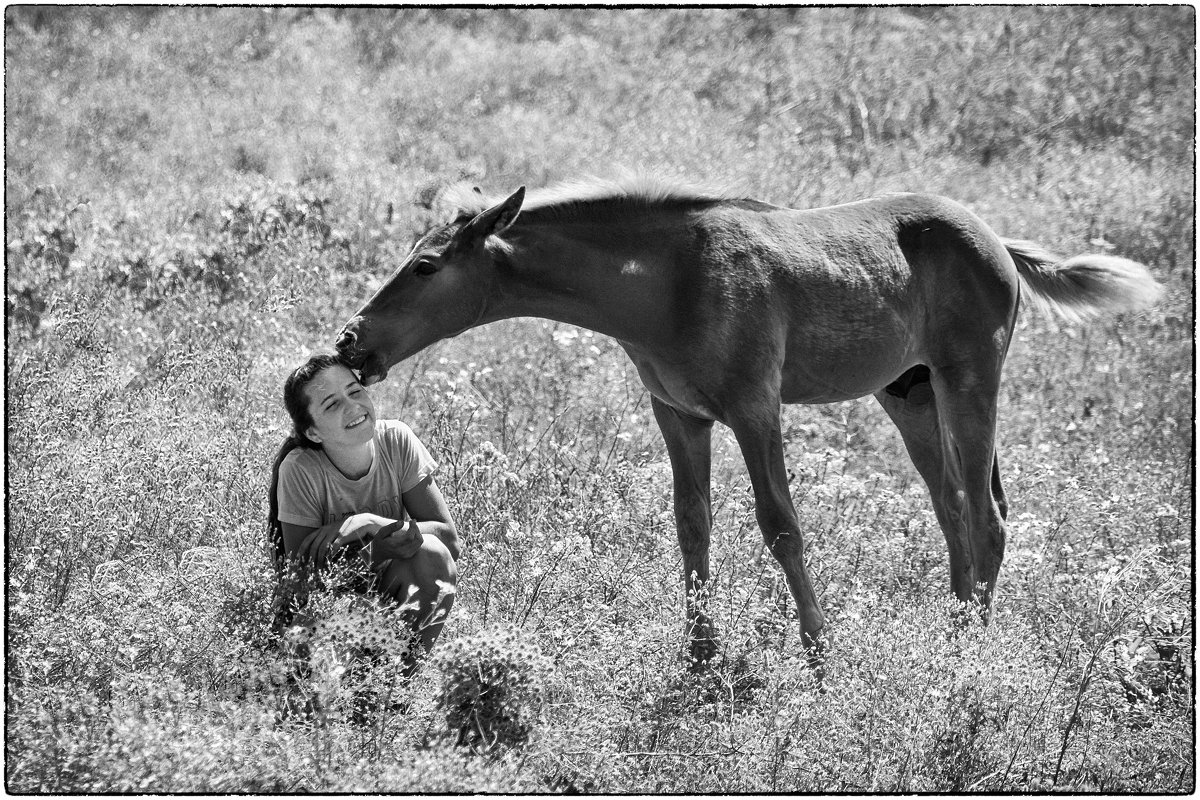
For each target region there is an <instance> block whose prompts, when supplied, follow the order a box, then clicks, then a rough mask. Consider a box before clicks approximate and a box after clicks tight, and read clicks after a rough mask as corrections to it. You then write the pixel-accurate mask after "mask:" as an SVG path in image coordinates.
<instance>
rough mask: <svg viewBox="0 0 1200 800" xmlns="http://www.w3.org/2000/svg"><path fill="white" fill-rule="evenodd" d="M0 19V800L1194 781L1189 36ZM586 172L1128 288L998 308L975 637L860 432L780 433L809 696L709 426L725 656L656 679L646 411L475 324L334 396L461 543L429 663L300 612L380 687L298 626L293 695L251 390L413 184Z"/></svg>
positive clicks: (508, 17)
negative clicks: (984, 607) (940, 225)
mask: <svg viewBox="0 0 1200 800" xmlns="http://www.w3.org/2000/svg"><path fill="white" fill-rule="evenodd" d="M5 25H6V45H5V46H6V50H5V67H6V76H7V88H6V94H5V108H6V167H7V169H6V187H5V188H6V215H5V225H6V253H7V267H8V270H7V289H6V298H5V300H6V333H7V337H8V338H7V342H8V346H7V352H6V368H7V373H6V390H7V419H6V437H7V438H6V443H7V454H8V462H7V480H8V496H7V508H6V510H7V518H8V524H7V526H6V532H7V536H6V543H7V546H6V565H7V586H6V589H7V606H6V608H7V619H6V622H7V625H6V636H7V639H6V645H7V653H8V670H7V684H6V700H7V704H6V713H7V732H8V738H7V741H6V751H5V753H6V776H5V777H6V786H7V788H8V789H9V790H10V791H16V792H32V791H53V792H145V791H151V792H188V791H194V792H209V793H225V792H292V791H312V792H349V791H366V792H387V791H397V792H455V793H464V792H522V793H523V792H537V791H554V792H561V791H590V792H652V791H662V792H767V791H788V792H793V791H813V792H817V791H855V792H859V791H891V792H923V791H929V792H933V791H940V792H951V791H953V792H971V791H1046V790H1054V791H1106V792H1122V791H1127V792H1145V793H1150V792H1174V793H1182V792H1189V791H1191V790H1192V788H1193V787H1194V761H1193V757H1192V741H1193V737H1194V710H1193V675H1192V663H1193V615H1192V604H1193V597H1192V587H1191V572H1192V564H1193V558H1194V556H1193V544H1192V537H1191V530H1192V522H1193V519H1192V515H1193V509H1194V496H1193V482H1194V475H1193V462H1194V442H1193V440H1192V431H1191V428H1192V423H1193V422H1194V420H1193V417H1192V398H1193V396H1194V352H1193V339H1192V331H1193V323H1194V316H1193V285H1194V273H1193V259H1194V253H1193V242H1194V229H1193V219H1194V206H1193V193H1194V179H1193V172H1192V160H1191V159H1192V149H1191V148H1192V137H1193V133H1194V131H1193V126H1194V120H1193V115H1192V108H1193V106H1194V86H1195V64H1194V45H1195V39H1194V13H1193V11H1192V10H1191V9H1189V8H1183V7H1101V8H1095V7H1093V8H1066V7H1064V8H855V9H850V8H845V9H838V8H828V9H818V8H799V9H774V8H763V9H688V10H675V9H641V10H632V11H631V10H622V11H613V10H605V9H569V10H561V9H556V10H529V9H500V10H487V11H480V10H469V9H453V8H443V9H399V10H390V9H356V10H340V9H338V10H330V9H207V8H165V9H124V8H90V9H89V8H66V7H63V8H49V7H46V8H10V9H8V11H7V15H6V19H5ZM616 167H631V168H640V169H646V170H650V171H653V172H657V173H659V174H664V175H667V176H675V177H681V178H686V179H688V180H691V181H701V182H710V183H716V184H723V185H734V186H736V187H738V188H740V189H741V190H742V191H744V192H745V193H747V194H749V195H752V196H755V197H760V198H762V199H765V200H771V201H774V202H779V203H787V204H791V205H796V206H805V205H819V204H826V203H834V202H840V201H844V200H851V199H856V198H858V197H861V196H863V195H865V194H869V193H875V192H882V191H893V190H919V191H932V192H940V193H944V194H948V195H950V196H953V197H955V198H956V199H958V200H960V201H962V202H965V203H966V204H967V205H969V206H970V207H971V208H973V209H974V210H975V211H977V212H978V213H979V214H980V215H981V216H982V217H983V218H984V219H985V220H987V221H988V222H989V223H990V224H992V225H993V226H994V227H995V228H996V229H997V230H998V231H1000V232H1001V233H1003V234H1004V235H1008V236H1014V237H1017V236H1019V237H1028V238H1032V239H1036V240H1039V241H1042V242H1044V243H1046V244H1047V245H1050V246H1051V247H1054V248H1057V249H1059V250H1061V251H1062V252H1063V253H1064V254H1073V253H1076V252H1084V251H1089V250H1095V249H1098V248H1099V249H1111V250H1112V251H1113V252H1116V253H1118V254H1120V255H1124V256H1127V257H1131V258H1136V259H1139V260H1142V261H1144V262H1145V263H1147V264H1148V265H1149V267H1150V268H1151V270H1152V271H1153V272H1154V273H1155V275H1156V277H1157V278H1158V279H1159V280H1160V281H1162V282H1163V283H1164V284H1165V286H1166V287H1167V294H1166V297H1165V299H1164V301H1163V302H1162V303H1161V304H1160V305H1159V306H1158V307H1156V308H1155V309H1153V310H1151V311H1148V312H1146V313H1144V314H1139V315H1128V316H1122V317H1118V318H1114V319H1112V320H1108V321H1105V322H1103V323H1100V324H1097V325H1094V326H1092V327H1090V328H1087V329H1081V328H1074V327H1069V326H1064V325H1061V324H1059V323H1057V322H1055V321H1052V320H1047V319H1043V318H1040V317H1038V316H1036V315H1034V314H1032V313H1028V314H1025V315H1023V317H1022V319H1021V323H1020V326H1019V328H1018V331H1017V335H1016V339H1015V342H1014V345H1013V351H1012V354H1011V357H1010V360H1009V363H1008V366H1007V368H1006V380H1005V385H1004V390H1003V394H1002V408H1001V421H1000V440H999V444H1000V448H1001V450H1000V452H1001V459H1002V461H1001V463H1002V468H1003V471H1004V475H1005V478H1006V485H1007V488H1008V492H1009V495H1010V499H1011V504H1012V517H1011V519H1010V522H1011V523H1012V524H1011V528H1012V531H1011V541H1010V544H1009V548H1008V555H1007V558H1006V561H1005V567H1004V570H1003V572H1002V577H1001V581H1002V583H1001V588H1000V592H999V599H998V605H997V619H996V621H995V623H994V624H993V625H992V626H990V627H989V628H987V629H984V628H981V627H978V626H977V625H975V624H974V623H972V622H970V621H967V622H966V623H963V622H961V621H959V620H957V617H958V613H957V612H958V609H957V608H956V607H955V606H954V604H953V603H951V602H950V601H949V600H948V599H947V594H948V585H949V580H948V575H947V568H946V557H945V546H944V544H943V543H942V536H941V533H940V531H939V529H938V527H937V523H936V520H935V519H934V516H933V512H932V509H931V506H930V504H929V500H928V497H927V495H926V491H925V488H924V486H923V484H922V483H921V482H920V480H919V478H918V477H917V475H916V472H915V470H914V469H913V468H912V466H911V464H910V463H909V461H908V458H907V456H906V455H905V453H904V451H903V446H902V444H901V442H900V440H899V437H898V436H897V435H896V433H895V431H894V429H893V428H892V427H891V426H890V424H889V423H888V422H887V421H886V417H885V416H884V415H883V414H882V413H880V411H879V409H878V408H877V407H876V406H875V405H874V404H873V403H872V402H870V401H868V400H861V401H855V402H850V403H843V404H838V405H834V406H819V407H792V408H788V409H787V410H786V411H785V415H784V429H785V445H786V449H787V458H788V464H789V468H790V469H791V470H792V474H793V481H792V485H791V488H792V494H793V498H794V500H795V501H796V504H797V508H798V511H799V514H800V516H801V520H802V521H803V523H804V526H805V530H806V532H807V534H806V536H807V539H806V541H807V543H808V559H809V562H810V565H811V568H812V571H813V573H814V575H815V577H816V581H817V588H818V592H819V594H820V595H821V597H822V602H823V604H824V606H825V608H826V609H827V612H828V618H829V622H830V632H831V635H832V638H833V641H832V647H831V651H830V652H831V655H830V663H829V665H828V676H827V679H826V681H825V683H824V685H823V686H822V687H818V686H816V685H815V684H814V681H813V678H812V675H811V673H810V672H809V670H808V669H807V667H806V665H805V663H804V659H803V657H802V653H801V650H800V646H799V642H798V633H797V630H796V628H795V624H794V622H792V621H791V620H790V619H789V615H790V612H791V602H792V601H791V599H790V597H789V594H788V592H787V589H786V586H785V584H784V583H783V580H782V576H781V574H780V572H779V571H778V569H777V568H776V567H775V565H774V563H773V562H772V560H771V559H770V557H769V555H768V554H766V553H764V550H763V547H762V544H761V537H760V535H759V533H758V531H757V526H756V524H755V522H754V514H753V506H752V502H751V494H750V491H749V485H748V479H747V477H746V473H745V470H744V467H743V466H742V463H741V460H740V455H739V453H738V451H737V448H736V445H735V443H734V441H733V439H732V436H731V435H730V434H729V432H728V431H726V430H724V429H723V428H720V427H719V426H718V430H717V432H716V435H715V437H714V499H715V503H716V505H715V508H714V511H715V514H716V531H717V532H716V535H715V537H714V547H713V554H712V558H713V563H714V576H715V580H714V583H713V586H712V587H710V591H711V598H710V602H711V605H712V608H713V609H714V611H715V615H716V617H717V621H718V622H719V624H720V625H721V631H722V634H723V637H722V639H721V653H720V657H719V658H718V660H717V662H716V665H715V668H714V669H713V670H712V671H710V672H708V673H705V674H701V675H693V674H691V673H689V672H687V671H686V663H685V660H684V658H683V625H682V608H683V597H682V589H681V586H682V582H681V581H680V580H679V578H680V571H681V560H680V557H679V555H678V552H677V549H676V546H675V543H674V520H673V517H672V514H671V501H670V468H669V465H668V462H667V457H666V453H665V449H664V446H663V444H662V440H661V437H660V436H659V434H658V432H657V431H656V429H655V428H654V425H653V422H652V418H651V413H650V408H649V402H648V397H647V396H646V394H645V391H644V390H643V389H642V387H641V384H640V383H639V382H638V380H637V378H636V374H635V373H634V371H633V370H632V368H631V367H630V365H629V364H628V362H627V360H626V359H625V357H624V355H623V353H622V352H621V351H620V348H619V347H618V346H617V345H616V344H615V343H614V342H612V341H610V340H607V339H605V338H603V337H601V336H598V335H594V334H592V333H590V332H587V331H581V330H578V329H575V328H572V327H570V326H565V325H559V324H555V323H551V322H546V321H540V320H512V321H507V322H503V323H497V324H495V325H492V326H489V327H488V328H487V329H485V330H477V331H471V332H468V333H466V334H464V335H462V336H460V337H458V338H456V339H454V340H452V341H448V342H444V343H441V344H438V345H435V346H434V347H432V348H430V349H428V350H427V351H425V352H424V353H421V354H419V355H418V356H416V357H414V358H413V359H412V360H411V361H410V362H407V363H406V364H404V365H401V366H400V367H398V368H396V369H395V370H393V372H392V376H391V378H390V380H389V381H387V382H386V383H385V384H382V385H380V386H379V387H377V388H376V389H374V390H373V391H374V393H375V400H376V404H377V406H379V407H380V408H381V409H383V410H384V411H386V412H388V413H391V414H395V415H398V416H401V417H402V418H404V419H406V420H407V421H409V422H410V424H412V425H413V427H414V428H415V429H416V430H417V431H418V432H419V434H420V435H421V436H422V438H423V439H424V440H425V441H426V442H427V443H428V444H429V445H430V446H431V449H433V451H434V452H435V454H436V456H437V458H438V460H439V462H440V472H439V483H440V484H441V486H442V488H443V490H444V491H445V493H446V494H447V497H448V500H449V502H450V505H451V508H452V510H453V512H454V513H455V515H456V518H457V520H458V523H459V527H460V530H461V531H462V533H463V534H464V542H465V546H464V554H463V558H462V560H461V564H460V576H461V585H460V593H459V601H458V604H457V605H456V608H455V611H454V614H453V615H452V617H451V619H450V621H449V623H448V625H447V627H446V630H445V632H444V634H443V640H442V641H443V644H444V647H443V650H442V654H441V656H440V657H439V658H436V659H434V660H432V661H431V662H430V663H428V664H427V665H426V666H425V667H424V669H423V670H422V671H421V672H420V673H419V674H418V675H417V676H416V677H415V678H414V679H413V681H412V682H411V683H410V684H408V685H405V686H399V685H397V684H396V678H397V675H396V672H397V670H395V669H394V666H393V665H392V664H390V662H389V661H388V657H387V655H388V653H389V652H391V651H390V649H394V648H395V647H397V646H398V645H395V644H393V643H391V642H392V640H391V639H388V638H387V637H386V633H387V631H388V630H390V629H389V628H388V626H389V624H390V623H389V621H388V619H387V616H386V614H384V615H379V613H378V612H377V611H375V610H371V609H366V610H363V609H354V610H352V609H349V608H342V607H340V606H338V605H337V603H335V602H333V601H328V603H327V605H328V607H324V606H323V607H321V608H320V609H318V610H319V611H320V612H321V613H322V614H324V615H325V618H326V619H327V620H332V621H333V622H334V623H337V622H338V620H343V623H342V624H343V627H345V625H349V624H350V623H345V622H344V621H345V620H349V619H353V620H354V622H353V625H352V628H353V630H354V631H356V632H359V631H368V632H370V631H374V632H377V633H378V636H377V637H376V638H373V639H371V640H370V641H371V642H374V644H373V645H372V647H374V651H373V652H375V656H374V657H373V658H361V657H360V658H355V657H353V653H355V652H359V651H361V649H362V648H361V642H360V643H359V644H356V645H354V646H353V647H351V646H349V645H346V646H343V645H339V644H336V643H333V644H328V643H327V644H328V648H327V649H326V650H325V651H323V652H324V653H325V654H326V655H325V656H322V658H319V659H315V660H310V661H309V662H307V666H306V662H301V661H298V660H297V659H295V658H294V657H293V656H294V655H295V653H296V650H295V647H296V646H298V643H297V641H292V640H289V641H287V642H280V641H278V640H275V639H273V638H272V637H271V634H270V617H269V603H270V596H271V589H272V586H271V581H272V576H271V573H270V570H269V568H268V566H267V562H266V558H265V555H264V552H263V542H262V528H261V526H260V521H261V519H262V517H263V514H264V513H265V502H264V500H265V484H266V481H267V477H268V473H269V464H270V459H271V456H272V454H273V452H274V449H275V447H276V446H277V445H278V443H279V441H280V440H281V439H282V437H283V435H284V429H285V420H284V419H283V414H282V412H281V410H280V409H279V408H278V405H279V404H278V392H279V386H280V383H281V377H282V376H283V375H284V374H285V371H286V370H287V369H288V368H290V367H291V366H294V364H296V363H298V362H299V360H301V359H302V358H303V357H304V356H305V355H306V354H307V353H309V352H310V351H312V350H315V349H323V348H327V347H328V346H329V344H330V342H331V339H332V334H333V332H335V331H336V329H337V328H338V326H339V325H340V324H341V323H342V322H343V321H344V319H345V318H346V317H348V316H349V314H350V313H351V312H352V311H353V310H354V309H355V308H356V307H357V305H358V304H359V303H360V302H361V301H362V300H363V299H364V298H365V297H366V296H368V294H369V293H370V292H371V291H373V289H374V288H375V287H377V286H378V285H379V283H380V281H381V280H383V279H384V278H385V277H386V275H387V273H388V271H389V270H390V269H391V267H392V266H394V265H395V264H396V263H397V259H398V258H400V257H401V256H402V255H403V253H404V252H405V250H406V249H407V247H408V245H409V243H410V242H411V241H412V237H413V236H414V235H416V234H417V233H419V232H420V231H421V230H422V229H423V226H424V225H425V224H427V221H428V220H427V217H428V212H427V211H426V209H425V207H423V205H422V204H421V203H420V202H418V201H422V200H424V201H427V200H428V199H429V198H431V197H432V195H433V193H434V191H435V190H436V188H437V187H438V186H439V185H440V184H441V183H443V182H449V181H452V180H457V179H459V178H461V177H466V178H469V179H472V180H475V181H477V182H479V183H481V184H483V185H485V186H488V187H490V188H492V189H493V190H496V191H503V190H505V189H511V188H515V186H516V185H519V184H528V185H531V186H534V185H540V184H543V183H546V182H551V181H554V180H557V179H561V178H569V177H572V176H575V175H577V174H580V173H595V172H599V173H605V172H607V171H609V170H611V169H613V168H616ZM356 635H357V633H356ZM329 641H330V642H333V640H329ZM355 641H358V640H355ZM289 642H290V643H289ZM381 643H382V644H381ZM303 644H306V646H311V647H324V646H326V645H325V644H321V643H319V642H318V643H316V644H314V643H313V642H305V643H303ZM389 648H390V649H389ZM380 653H382V655H380ZM393 655H394V653H393ZM314 665H315V666H314ZM483 676H487V677H486V678H484V677H483ZM383 689H386V692H384V695H385V698H384V700H383V701H380V702H377V703H376V708H375V709H374V710H373V711H371V712H370V713H367V714H366V715H365V716H364V714H363V713H362V708H361V705H359V704H357V700H356V698H357V697H359V696H360V695H361V692H362V691H365V690H370V691H372V692H375V695H374V696H375V697H376V699H377V700H378V698H379V697H380V694H379V691H380V690H383ZM393 701H395V702H393ZM472 726H473V727H472Z"/></svg>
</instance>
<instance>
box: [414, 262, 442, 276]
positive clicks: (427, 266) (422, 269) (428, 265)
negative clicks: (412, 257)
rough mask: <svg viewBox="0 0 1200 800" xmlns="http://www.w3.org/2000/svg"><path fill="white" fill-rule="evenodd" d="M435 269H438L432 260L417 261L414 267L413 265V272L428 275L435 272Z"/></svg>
mask: <svg viewBox="0 0 1200 800" xmlns="http://www.w3.org/2000/svg"><path fill="white" fill-rule="evenodd" d="M437 271H438V266H437V264H434V263H433V262H432V261H418V262H417V265H416V266H415V267H413V272H415V273H417V274H418V275H425V276H428V275H432V274H433V273H435V272H437Z"/></svg>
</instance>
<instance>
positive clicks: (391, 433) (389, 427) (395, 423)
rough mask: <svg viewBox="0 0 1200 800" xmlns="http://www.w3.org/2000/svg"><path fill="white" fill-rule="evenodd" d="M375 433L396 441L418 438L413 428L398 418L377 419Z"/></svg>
mask: <svg viewBox="0 0 1200 800" xmlns="http://www.w3.org/2000/svg"><path fill="white" fill-rule="evenodd" d="M375 433H376V434H378V435H380V436H383V437H385V438H386V439H389V440H394V441H408V440H411V439H415V438H417V435H416V434H415V433H413V429H412V428H410V427H408V425H406V424H405V423H403V422H401V421H400V420H398V419H380V420H376V421H375Z"/></svg>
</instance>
